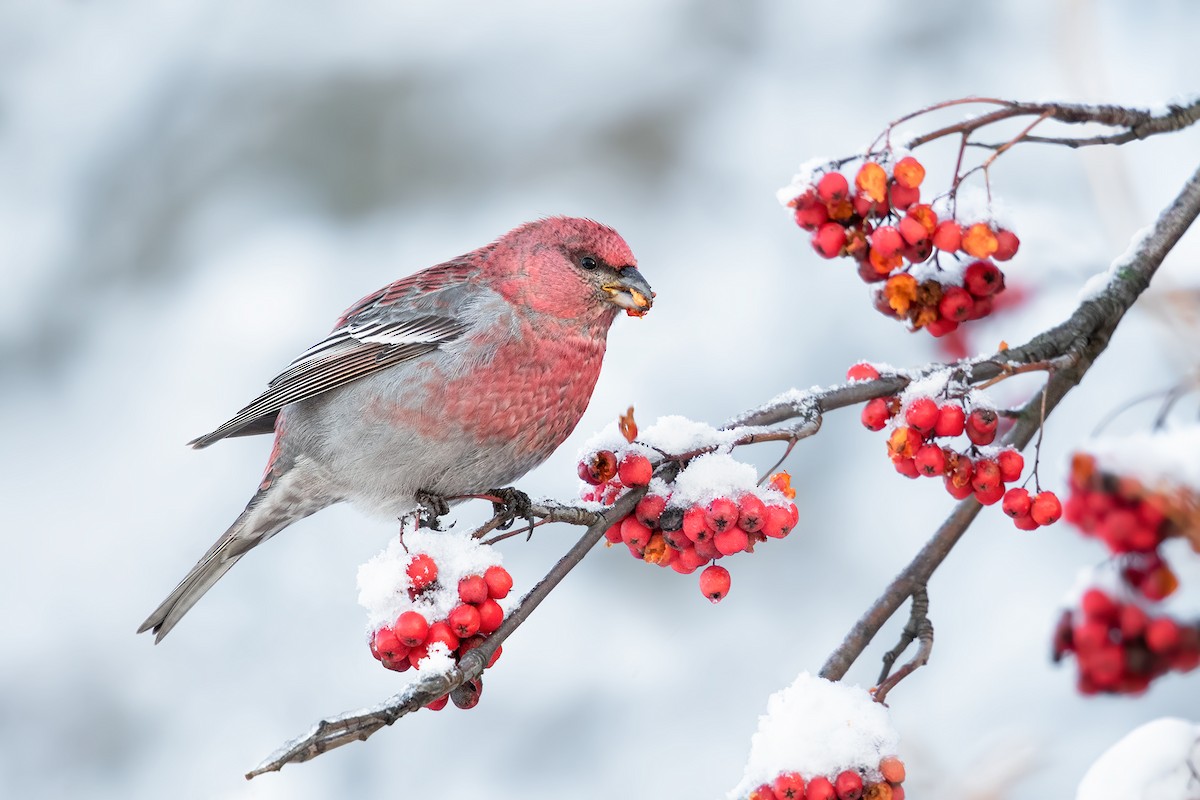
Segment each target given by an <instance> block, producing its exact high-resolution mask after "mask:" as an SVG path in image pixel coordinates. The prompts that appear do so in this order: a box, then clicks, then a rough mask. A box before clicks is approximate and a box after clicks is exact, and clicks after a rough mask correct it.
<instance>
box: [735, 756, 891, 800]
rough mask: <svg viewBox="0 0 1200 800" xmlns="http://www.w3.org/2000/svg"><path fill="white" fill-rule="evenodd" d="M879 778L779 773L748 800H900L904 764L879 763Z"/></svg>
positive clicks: (888, 760)
mask: <svg viewBox="0 0 1200 800" xmlns="http://www.w3.org/2000/svg"><path fill="white" fill-rule="evenodd" d="M879 773H880V779H879V780H877V781H870V780H867V779H866V778H865V777H864V775H863V773H862V772H859V771H856V770H849V769H848V770H843V771H842V772H839V773H838V774H837V775H832V776H824V775H815V776H812V777H809V778H807V779H806V778H805V777H804V776H803V775H801V774H800V773H798V772H781V773H780V774H779V776H778V777H777V778H775V780H774V781H772V782H771V783H764V784H762V785H760V786H758V787H757V788H755V789H754V790H753V791H751V792H750V795H749V798H748V800H904V787H903V786H902V785H901V784H903V782H904V762H903V761H901V760H900V759H898V758H896V757H894V756H892V757H888V758H885V759H883V760H882V761H880V762H879Z"/></svg>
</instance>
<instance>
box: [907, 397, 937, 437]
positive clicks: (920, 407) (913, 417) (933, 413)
mask: <svg viewBox="0 0 1200 800" xmlns="http://www.w3.org/2000/svg"><path fill="white" fill-rule="evenodd" d="M904 420H905V421H906V422H907V423H908V424H909V426H911V427H913V428H916V429H917V430H918V431H920V432H921V433H925V434H927V433H929V432H930V431H932V430H933V428H934V426H935V425H937V421H938V407H937V403H935V402H934V401H933V398H931V397H920V398H917V399H916V400H914V401H912V402H911V403H909V404H908V408H906V409H904Z"/></svg>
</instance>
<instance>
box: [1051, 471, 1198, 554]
mask: <svg viewBox="0 0 1200 800" xmlns="http://www.w3.org/2000/svg"><path fill="white" fill-rule="evenodd" d="M1070 486H1071V494H1070V496H1069V497H1068V498H1067V506H1066V514H1067V520H1068V521H1069V522H1070V523H1071V524H1073V525H1075V526H1077V527H1079V528H1080V529H1081V530H1082V531H1083V532H1084V533H1086V534H1087V535H1089V536H1094V537H1096V538H1097V539H1099V540H1100V541H1102V542H1104V544H1105V545H1107V546H1108V549H1109V550H1110V551H1112V552H1113V553H1150V552H1153V551H1155V550H1157V549H1158V546H1159V544H1161V543H1162V541H1163V540H1164V539H1166V538H1167V537H1168V536H1170V535H1172V533H1173V532H1176V531H1177V530H1178V529H1179V527H1180V525H1179V524H1178V522H1179V521H1184V519H1185V518H1186V516H1187V508H1188V507H1191V508H1193V509H1194V508H1196V507H1200V498H1196V497H1188V496H1186V495H1188V494H1190V492H1187V491H1186V490H1176V491H1172V492H1163V491H1155V490H1151V489H1148V488H1147V487H1145V486H1143V485H1142V483H1141V481H1139V480H1137V479H1136V478H1134V477H1131V476H1122V475H1118V474H1114V473H1110V472H1105V471H1103V470H1101V469H1099V468H1098V467H1097V464H1096V459H1095V458H1094V457H1093V456H1091V455H1089V454H1087V453H1076V454H1075V455H1074V456H1073V457H1072V459H1071V480H1070Z"/></svg>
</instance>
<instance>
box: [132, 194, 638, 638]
mask: <svg viewBox="0 0 1200 800" xmlns="http://www.w3.org/2000/svg"><path fill="white" fill-rule="evenodd" d="M653 298H654V293H653V291H651V289H650V285H649V283H647V281H646V279H645V278H644V277H643V276H642V274H641V273H640V272H639V271H638V269H637V261H636V259H635V258H634V256H633V253H632V252H631V251H630V248H629V245H628V244H626V242H625V240H624V239H623V238H622V237H621V236H620V234H618V233H617V232H616V231H615V230H613V229H612V228H610V227H608V226H606V225H602V224H600V223H598V222H595V221H593V220H590V219H582V218H576V217H565V216H556V217H547V218H543V219H540V220H536V221H534V222H529V223H526V224H523V225H520V226H519V227H517V228H514V229H513V230H511V231H509V232H508V233H506V234H504V235H503V236H501V237H499V238H498V239H496V240H495V241H493V242H492V243H490V244H488V245H485V246H483V247H480V248H478V249H476V250H473V251H471V252H469V253H466V254H465V255H462V256H459V257H458V258H454V259H451V260H449V261H446V262H444V263H441V264H437V265H435V266H432V267H429V268H427V269H425V270H422V271H420V272H416V273H414V274H412V275H410V276H408V277H405V278H401V279H400V280H398V281H395V282H394V283H391V284H389V285H387V286H384V287H383V288H382V289H380V290H378V291H376V292H373V293H372V294H369V295H367V296H366V297H364V298H363V299H361V300H359V301H358V302H357V303H355V304H354V305H353V306H351V307H350V308H349V309H348V310H347V311H346V312H345V313H344V314H343V315H342V317H341V318H340V319H338V320H337V323H336V324H335V325H334V328H333V331H332V332H331V333H330V334H329V335H328V336H327V337H325V338H324V339H323V340H321V341H320V342H318V343H317V344H315V345H313V346H312V347H310V348H309V349H307V350H305V351H304V352H303V353H301V354H300V355H299V356H298V357H297V358H296V359H295V360H294V361H292V363H291V364H289V365H288V366H287V368H286V369H284V370H283V371H282V372H280V373H279V374H278V375H276V376H275V377H274V378H273V379H272V380H271V381H270V382H269V383H268V385H267V389H266V390H265V391H264V392H263V393H262V394H260V395H259V396H258V397H256V398H255V399H254V400H252V401H251V402H250V403H249V404H247V405H246V406H245V407H244V408H242V409H241V410H240V411H238V412H237V414H235V415H234V416H233V417H232V418H231V419H229V421H228V422H226V423H224V424H223V425H221V426H220V427H218V428H216V429H215V430H213V431H212V432H211V433H207V434H205V435H203V436H200V437H197V438H196V439H193V440H192V441H191V442H189V443H188V444H190V445H191V446H192V447H194V448H204V447H208V446H209V445H211V444H213V443H215V442H218V441H220V440H222V439H226V438H229V437H234V436H248V435H254V434H267V433H272V432H273V433H274V435H275V440H274V446H273V448H272V450H271V454H270V457H269V458H268V461H267V468H266V472H265V474H264V475H263V478H262V480H261V482H260V483H259V486H258V489H257V490H256V491H255V493H254V495H253V496H252V497H251V498H250V502H249V503H248V504H247V505H246V508H245V510H244V511H243V512H242V513H241V514H240V515H239V516H238V518H237V519H236V520H235V521H234V523H233V524H232V525H231V526H230V527H229V529H228V530H227V531H225V533H224V534H222V535H221V537H220V538H218V539H217V541H216V542H215V543H214V544H213V545H212V547H210V548H209V549H208V551H207V552H206V553H205V554H204V555H203V556H202V557H201V558H200V560H199V561H198V562H197V563H196V565H195V566H194V567H192V569H191V571H189V572H188V573H187V575H186V576H185V577H184V578H183V580H182V581H181V582H180V583H179V585H178V586H177V587H176V588H175V589H174V590H173V591H172V592H171V593H170V594H169V595H168V596H167V598H166V599H165V600H164V601H163V602H162V603H161V604H160V605H159V606H158V608H156V609H155V610H154V612H153V613H151V614H150V616H148V617H147V618H146V620H145V622H143V623H142V624H141V626H140V627H139V628H138V633H144V632H146V631H149V632H151V633H152V634H153V635H154V637H155V639H154V641H155V643H157V642H159V641H161V640H162V638H163V637H164V636H166V635H167V633H169V632H170V631H171V629H172V628H174V627H175V625H176V624H177V623H178V622H179V620H180V619H181V618H182V617H183V616H184V615H185V614H186V613H187V612H188V611H189V610H190V609H191V608H192V606H194V605H195V603H196V602H197V601H198V600H199V599H200V598H201V596H203V595H204V593H205V592H207V591H208V590H209V589H210V588H211V587H212V586H213V584H215V583H216V582H217V581H218V580H219V579H220V578H221V577H222V576H223V575H224V574H225V573H226V572H228V571H229V569H230V568H231V567H233V565H234V564H236V563H237V562H238V560H239V559H241V558H242V556H244V555H245V554H246V553H248V552H249V551H250V550H252V549H253V548H255V547H257V546H258V545H260V544H262V543H263V542H265V541H266V540H268V539H270V538H271V537H272V536H274V535H275V534H277V533H279V532H280V531H281V530H283V529H284V528H286V527H287V526H289V525H291V524H292V523H293V522H296V521H298V520H300V519H303V518H305V517H308V516H310V515H311V514H314V513H316V512H318V511H320V510H321V509H323V508H326V507H328V506H331V505H333V504H335V503H340V502H349V503H351V504H352V505H355V506H357V507H359V508H362V509H363V510H365V511H367V512H371V513H375V514H381V515H387V516H389V517H392V518H396V517H401V518H403V517H404V516H405V515H408V514H411V513H412V512H413V511H414V510H415V509H416V508H417V507H418V506H419V505H420V504H421V502H422V500H423V499H425V498H436V499H440V500H441V501H443V503H445V504H448V503H452V502H456V501H457V500H459V499H461V498H463V496H465V495H479V494H483V493H488V492H491V491H494V490H495V489H494V487H500V486H507V485H508V484H510V483H511V482H513V481H515V480H517V479H518V478H520V477H521V476H522V475H524V474H525V473H526V472H528V471H529V470H531V469H532V468H533V467H535V466H537V465H538V464H540V463H542V462H543V461H544V460H545V459H546V458H547V457H549V455H550V454H551V453H552V452H553V451H554V450H555V449H556V448H557V447H558V446H559V445H560V444H562V443H563V441H564V440H566V438H567V436H568V435H570V433H571V432H572V430H574V428H575V426H576V425H577V424H578V422H579V420H580V418H581V417H582V416H583V413H584V411H585V410H586V408H587V405H588V402H589V400H590V399H591V395H592V391H593V389H594V388H595V385H596V380H597V378H598V377H599V374H600V367H601V362H602V360H603V357H604V352H605V346H606V342H607V335H608V330H609V327H610V326H611V325H612V323H613V321H614V319H615V318H616V316H617V315H618V314H619V313H620V312H621V311H625V312H626V313H627V314H629V315H630V316H642V315H644V314H645V313H646V312H647V311H648V310H649V309H650V307H651V305H652V304H653Z"/></svg>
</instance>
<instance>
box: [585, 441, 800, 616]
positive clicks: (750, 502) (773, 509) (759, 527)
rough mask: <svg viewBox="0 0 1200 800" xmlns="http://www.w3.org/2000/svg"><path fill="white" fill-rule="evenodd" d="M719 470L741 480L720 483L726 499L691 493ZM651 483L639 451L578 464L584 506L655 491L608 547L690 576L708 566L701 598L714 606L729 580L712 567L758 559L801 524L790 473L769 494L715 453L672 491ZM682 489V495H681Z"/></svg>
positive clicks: (612, 533) (689, 469) (598, 455)
mask: <svg viewBox="0 0 1200 800" xmlns="http://www.w3.org/2000/svg"><path fill="white" fill-rule="evenodd" d="M714 466H715V467H722V468H725V467H732V469H722V470H719V471H721V472H723V473H724V477H725V478H728V476H729V475H730V474H733V475H736V476H737V480H734V481H733V482H732V483H730V482H729V481H728V480H724V481H723V482H722V481H718V482H717V483H719V484H721V483H723V485H722V486H721V489H722V490H721V491H715V492H714V491H709V492H704V493H699V492H695V491H690V490H688V488H687V486H686V484H687V483H704V478H703V477H700V478H699V479H698V480H696V481H692V480H691V479H692V478H693V477H694V476H696V475H697V474H699V473H702V472H708V471H710V470H711V468H712V467H714ZM693 470H695V471H694V472H693ZM711 471H714V472H715V471H716V470H711ZM653 476H654V465H653V464H652V463H651V461H650V459H649V458H648V457H647V456H646V455H644V454H643V453H641V452H638V450H637V449H629V450H626V451H624V452H621V453H619V454H618V453H616V452H614V451H612V450H599V451H596V452H593V453H591V454H589V455H587V456H585V457H584V458H583V460H581V461H580V462H579V477H580V478H582V479H583V481H584V483H585V484H586V489H585V490H584V492H583V493H582V496H583V499H584V500H588V501H593V502H599V503H602V504H604V505H611V504H612V503H613V502H614V501H615V500H616V499H617V498H618V497H620V496H621V494H623V493H624V492H625V491H626V489H628V488H633V487H641V486H649V487H650V491H649V492H648V493H647V494H646V495H645V496H644V497H643V498H642V499H641V500H640V501H638V504H637V506H636V507H635V508H634V510H633V513H632V514H629V515H628V516H626V517H624V518H623V519H621V520H620V521H619V522H617V523H616V524H614V525H613V526H612V527H611V528H609V529H608V531H607V532H606V533H605V538H606V539H607V541H608V543H609V545H610V546H611V545H614V544H624V545H625V546H626V547H627V548H628V549H629V552H630V554H631V555H633V557H634V558H637V559H639V560H641V561H645V562H647V563H650V564H657V565H658V566H660V567H670V568H671V569H673V570H675V571H676V572H679V573H682V574H684V575H690V574H691V573H693V572H695V571H696V570H697V569H699V568H700V567H702V566H704V565H705V564H709V566H708V567H707V568H705V569H704V571H703V572H702V573H701V574H700V591H701V592H702V593H703V594H704V596H705V597H707V598H708V599H709V600H711V601H712V602H714V603H716V602H719V601H720V600H722V599H723V598H724V597H725V595H727V594H728V593H729V586H730V575H729V571H728V570H727V569H725V568H724V567H721V566H718V565H716V564H712V563H710V562H714V561H717V560H719V559H721V558H723V557H725V556H730V555H733V554H735V553H740V552H742V551H745V552H753V551H754V547H755V545H756V544H758V543H760V542H764V541H766V540H767V539H782V538H783V537H785V536H787V535H788V534H789V533H790V532H791V531H792V529H793V528H794V527H795V526H796V522H797V521H798V519H799V511H798V510H797V509H796V504H795V503H793V502H791V499H792V498H794V497H795V496H796V492H795V490H794V489H792V488H791V479H790V477H789V476H788V474H787V473H786V472H781V473H778V474H776V475H774V476H772V477H771V480H770V485H769V486H767V487H759V486H757V485H756V484H757V480H756V476H755V474H754V471H753V469H752V468H751V467H749V466H748V465H744V464H738V463H737V462H735V461H734V460H733V459H732V458H731V457H729V456H727V455H724V454H717V453H711V454H707V455H702V456H698V457H696V458H694V459H692V461H691V462H690V463H689V464H688V465H687V466H685V467H684V468H683V469H682V470H681V471H680V473H679V474H678V475H677V476H676V479H675V481H674V482H672V483H667V482H666V481H663V480H659V479H654V477H653ZM685 476H687V477H685ZM652 481H653V482H652ZM681 485H684V491H679V489H680V487H681Z"/></svg>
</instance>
